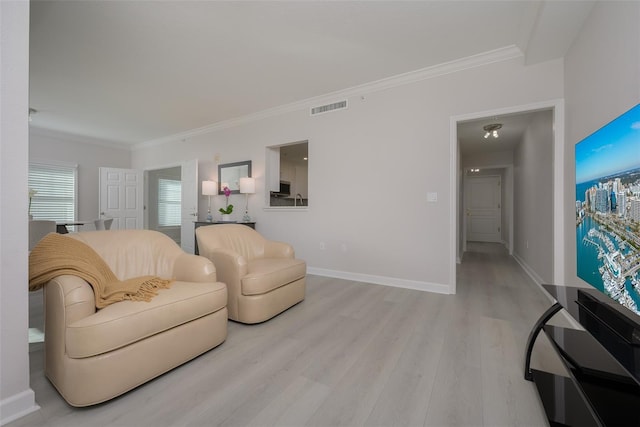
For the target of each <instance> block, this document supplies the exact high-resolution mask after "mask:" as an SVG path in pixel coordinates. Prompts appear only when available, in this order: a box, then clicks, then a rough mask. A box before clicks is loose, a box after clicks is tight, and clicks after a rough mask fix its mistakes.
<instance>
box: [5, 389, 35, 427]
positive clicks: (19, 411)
mask: <svg viewBox="0 0 640 427" xmlns="http://www.w3.org/2000/svg"><path fill="white" fill-rule="evenodd" d="M39 409H40V406H38V404H37V403H36V401H35V393H34V392H33V390H31V389H30V388H29V389H27V390H25V391H23V392H20V393H18V394H14V395H13V396H10V397H8V398H6V399H2V400H1V401H0V416H1V418H0V425H5V424H9V423H10V422H11V421H15V420H17V419H18V418H22V417H24V416H25V415H27V414H30V413H32V412H35V411H37V410H39Z"/></svg>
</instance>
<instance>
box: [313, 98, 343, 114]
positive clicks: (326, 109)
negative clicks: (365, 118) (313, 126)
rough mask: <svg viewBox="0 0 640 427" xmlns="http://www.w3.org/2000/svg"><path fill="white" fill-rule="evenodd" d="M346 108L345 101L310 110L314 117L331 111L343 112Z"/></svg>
mask: <svg viewBox="0 0 640 427" xmlns="http://www.w3.org/2000/svg"><path fill="white" fill-rule="evenodd" d="M345 108H347V100H346V99H345V100H344V101H339V102H334V103H332V104H327V105H321V106H319V107H313V108H311V115H312V116H315V115H318V114H323V113H329V112H331V111H337V110H343V109H345Z"/></svg>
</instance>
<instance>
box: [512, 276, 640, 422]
mask: <svg viewBox="0 0 640 427" xmlns="http://www.w3.org/2000/svg"><path fill="white" fill-rule="evenodd" d="M543 287H544V289H545V290H546V291H547V292H549V294H551V296H552V297H553V298H554V299H555V300H556V302H555V303H554V304H553V305H552V306H551V307H550V308H549V309H548V310H547V311H546V312H545V313H544V314H543V315H542V316H541V317H540V319H539V320H538V321H537V322H536V324H535V325H534V328H533V329H532V331H531V333H530V334H529V340H528V342H527V349H526V353H525V372H524V376H525V379H527V380H529V381H533V382H534V383H535V385H536V387H537V389H538V393H539V395H540V398H541V400H542V403H543V405H544V408H545V412H546V414H547V418H548V420H549V423H550V425H552V426H580V427H583V426H640V363H638V362H639V361H640V345H639V341H638V340H637V338H638V337H639V336H638V335H637V332H638V331H637V330H636V329H635V327H636V326H637V322H635V319H633V318H632V317H630V316H628V315H626V314H624V313H623V310H626V309H624V308H623V307H617V305H618V304H617V303H615V302H614V301H613V300H609V299H608V298H607V297H605V296H604V295H602V294H600V293H599V292H598V291H596V290H593V289H584V288H576V287H565V286H553V285H543ZM561 309H565V310H567V311H568V312H569V314H571V315H572V316H573V317H574V318H575V319H577V320H578V321H579V322H580V324H581V325H582V326H583V327H585V329H586V330H585V331H582V330H577V329H571V328H562V327H557V326H551V325H547V324H546V323H547V322H548V321H549V319H551V317H553V316H554V315H555V314H556V313H557V312H558V311H560V310H561ZM621 309H622V310H621ZM632 315H633V316H635V315H634V314H632ZM634 322H635V323H634ZM540 331H544V333H545V335H546V336H547V337H548V338H549V340H550V341H551V344H552V346H553V347H554V349H555V350H556V352H557V353H558V355H559V356H560V359H561V360H562V362H563V364H564V366H565V367H566V368H567V371H568V372H569V376H568V377H564V376H559V375H555V374H551V373H548V372H544V371H540V370H536V369H531V353H532V351H533V346H534V344H535V341H536V338H537V337H538V334H539V333H540Z"/></svg>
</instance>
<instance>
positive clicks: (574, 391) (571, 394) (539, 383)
mask: <svg viewBox="0 0 640 427" xmlns="http://www.w3.org/2000/svg"><path fill="white" fill-rule="evenodd" d="M531 373H532V374H533V381H534V382H535V384H536V387H537V388H538V392H539V393H540V398H541V399H542V404H543V405H544V410H545V412H546V414H547V418H548V419H549V424H551V425H552V426H553V425H556V426H581V427H591V426H601V425H602V424H601V423H600V421H599V420H598V417H597V416H596V415H595V414H594V413H593V412H592V410H591V408H590V407H589V405H588V404H587V403H586V401H585V399H583V397H582V396H581V394H580V390H579V389H578V387H576V385H575V384H574V383H573V381H572V380H571V379H570V378H567V377H561V376H559V375H554V374H550V373H548V372H543V371H538V370H537V369H532V370H531Z"/></svg>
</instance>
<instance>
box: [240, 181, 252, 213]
mask: <svg viewBox="0 0 640 427" xmlns="http://www.w3.org/2000/svg"><path fill="white" fill-rule="evenodd" d="M255 192H256V179H255V178H251V177H244V178H240V193H241V194H246V196H245V199H246V205H245V208H244V216H243V217H242V221H243V222H251V217H250V216H249V194H253V193H255Z"/></svg>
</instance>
